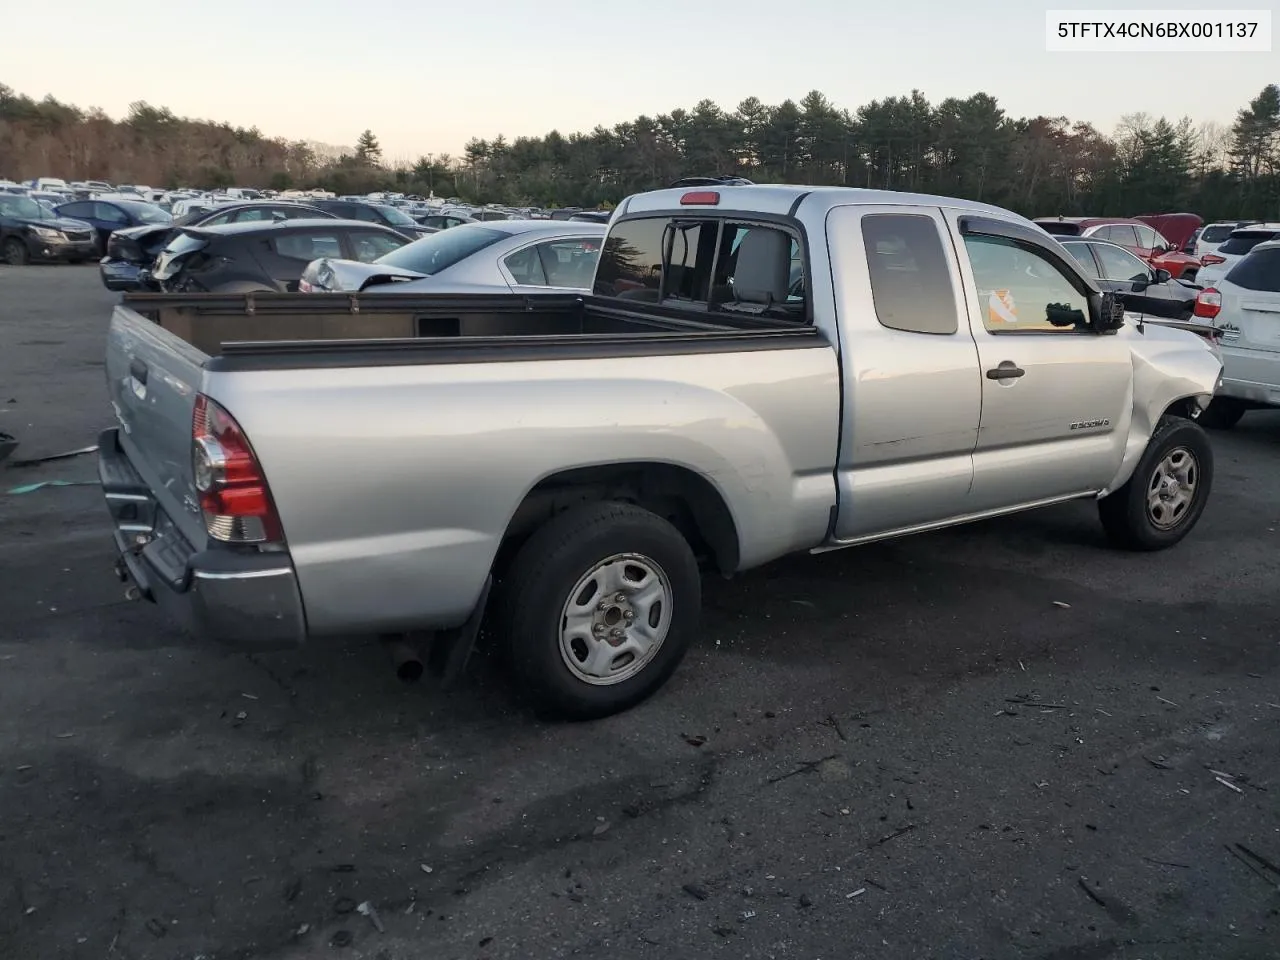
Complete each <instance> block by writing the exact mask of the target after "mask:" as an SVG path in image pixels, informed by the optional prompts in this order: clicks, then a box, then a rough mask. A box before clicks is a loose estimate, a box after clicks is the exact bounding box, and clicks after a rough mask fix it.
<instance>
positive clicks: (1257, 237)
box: [1196, 223, 1280, 287]
mask: <svg viewBox="0 0 1280 960" xmlns="http://www.w3.org/2000/svg"><path fill="white" fill-rule="evenodd" d="M1277 239H1280V223H1251V224H1249V226H1247V227H1238V228H1236V229H1235V230H1232V231H1231V235H1230V236H1229V237H1228V238H1227V239H1226V240H1225V241H1224V242H1223V243H1222V244H1221V245H1219V247H1218V249H1217V250H1215V251H1214V252H1213V253H1208V254H1205V255H1204V256H1203V257H1201V259H1200V262H1201V263H1202V264H1203V266H1202V267H1201V268H1200V272H1199V273H1197V274H1196V283H1198V284H1200V286H1202V287H1207V286H1209V285H1210V284H1212V283H1216V282H1217V281H1218V280H1220V279H1222V278H1223V277H1225V276H1226V275H1227V273H1228V271H1230V270H1231V268H1232V267H1234V266H1235V265H1236V264H1237V263H1239V262H1240V261H1241V260H1243V259H1244V257H1245V255H1246V254H1247V253H1248V252H1249V251H1250V250H1252V249H1253V248H1254V247H1256V246H1257V245H1258V244H1260V243H1265V242H1266V241H1268V240H1277Z"/></svg>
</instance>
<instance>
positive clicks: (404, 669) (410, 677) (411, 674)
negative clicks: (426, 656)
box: [396, 657, 424, 683]
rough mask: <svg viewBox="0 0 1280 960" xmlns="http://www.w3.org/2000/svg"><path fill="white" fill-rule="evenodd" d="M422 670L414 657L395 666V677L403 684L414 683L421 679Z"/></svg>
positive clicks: (420, 664) (419, 662) (420, 662)
mask: <svg viewBox="0 0 1280 960" xmlns="http://www.w3.org/2000/svg"><path fill="white" fill-rule="evenodd" d="M423 669H424V667H423V665H422V661H421V660H419V659H418V658H417V657H414V658H413V659H411V660H404V661H401V662H400V663H398V664H396V676H397V677H399V678H400V679H401V680H403V681H404V682H405V683H415V682H416V681H418V680H421V679H422V672H423Z"/></svg>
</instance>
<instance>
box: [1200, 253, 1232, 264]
mask: <svg viewBox="0 0 1280 960" xmlns="http://www.w3.org/2000/svg"><path fill="white" fill-rule="evenodd" d="M1226 262H1227V258H1226V257H1220V256H1218V255H1217V254H1216V253H1206V254H1205V255H1204V256H1203V257H1201V258H1200V265H1201V266H1204V267H1211V266H1213V265H1214V264H1216V263H1226Z"/></svg>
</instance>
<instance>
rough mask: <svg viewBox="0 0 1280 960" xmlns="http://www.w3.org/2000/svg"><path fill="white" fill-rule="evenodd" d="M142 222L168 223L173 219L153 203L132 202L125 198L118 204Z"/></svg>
mask: <svg viewBox="0 0 1280 960" xmlns="http://www.w3.org/2000/svg"><path fill="white" fill-rule="evenodd" d="M120 206H121V207H123V208H124V209H126V210H128V211H129V212H130V213H131V214H133V215H134V216H135V217H137V218H138V219H139V220H140V221H142V222H143V223H168V222H169V221H171V220H172V219H173V217H171V216H169V214H168V213H166V212H165V211H164V210H162V209H161V208H160V207H157V206H156V205H155V204H154V203H134V202H132V201H129V200H126V201H124V202H123V203H121V204H120Z"/></svg>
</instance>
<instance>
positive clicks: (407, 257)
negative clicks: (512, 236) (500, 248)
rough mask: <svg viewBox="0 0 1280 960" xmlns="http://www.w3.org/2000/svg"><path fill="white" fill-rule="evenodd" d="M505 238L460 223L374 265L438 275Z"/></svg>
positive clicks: (391, 254) (500, 232)
mask: <svg viewBox="0 0 1280 960" xmlns="http://www.w3.org/2000/svg"><path fill="white" fill-rule="evenodd" d="M506 236H507V234H506V233H504V232H503V231H501V230H490V229H489V228H487V227H481V226H478V225H477V224H473V223H464V224H463V225H461V226H458V227H454V228H453V229H452V230H442V231H440V232H439V233H433V234H430V235H429V236H425V237H423V238H421V239H420V240H415V241H413V243H409V244H405V246H403V247H401V248H400V249H399V250H393V251H392V252H391V253H388V254H387V255H386V256H384V257H379V258H378V260H377V262H378V263H385V264H386V265H387V266H389V267H399V268H400V269H402V270H416V271H417V272H418V273H425V274H434V273H439V272H440V271H441V270H447V269H448V268H449V267H452V266H453V265H454V264H455V263H460V262H462V261H463V260H465V259H466V258H467V257H469V256H472V255H473V254H475V253H478V252H479V251H481V250H483V249H484V248H485V247H490V246H493V244H495V243H497V242H498V241H499V240H501V239H503V238H504V237H506Z"/></svg>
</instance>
